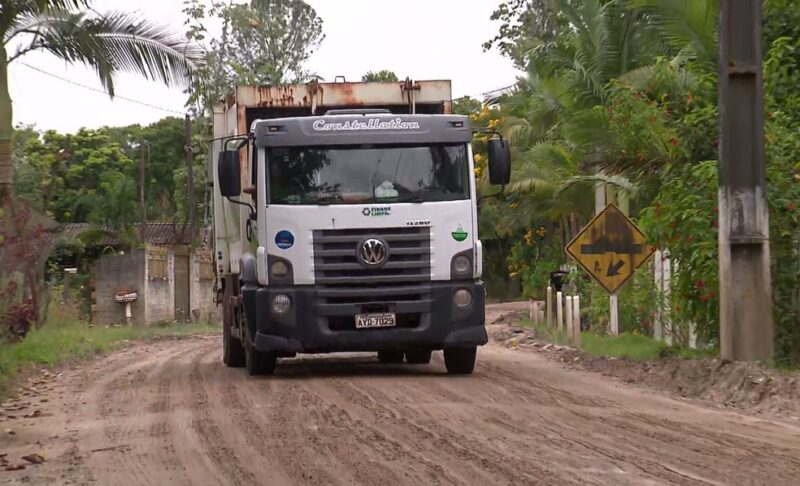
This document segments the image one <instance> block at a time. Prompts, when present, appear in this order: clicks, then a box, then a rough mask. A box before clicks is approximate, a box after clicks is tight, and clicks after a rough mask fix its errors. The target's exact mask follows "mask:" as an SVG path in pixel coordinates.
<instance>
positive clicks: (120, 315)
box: [92, 250, 146, 325]
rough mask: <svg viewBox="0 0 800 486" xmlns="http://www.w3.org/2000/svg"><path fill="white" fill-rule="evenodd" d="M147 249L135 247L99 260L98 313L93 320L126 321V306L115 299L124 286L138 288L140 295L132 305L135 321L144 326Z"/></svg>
mask: <svg viewBox="0 0 800 486" xmlns="http://www.w3.org/2000/svg"><path fill="white" fill-rule="evenodd" d="M143 263H144V251H143V250H134V251H133V252H131V253H127V254H124V255H104V256H102V257H100V259H98V260H97V261H96V262H95V266H94V281H95V312H94V315H93V316H92V322H94V323H98V324H121V323H124V322H125V305H124V304H119V303H117V302H115V301H114V294H115V293H116V292H117V291H119V290H122V289H134V290H136V291H137V292H138V293H139V298H138V299H137V300H136V301H135V302H133V303H132V304H131V314H132V319H131V322H132V323H134V324H137V325H142V324H144V323H145V321H146V316H145V299H144V293H145V286H144V264H143Z"/></svg>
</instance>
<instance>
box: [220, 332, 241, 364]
mask: <svg viewBox="0 0 800 486" xmlns="http://www.w3.org/2000/svg"><path fill="white" fill-rule="evenodd" d="M222 362H223V363H225V364H226V365H227V366H228V368H241V367H242V366H244V346H242V342H241V341H240V340H238V339H236V338H235V337H233V336H232V335H231V326H230V324H229V323H224V324H223V326H222Z"/></svg>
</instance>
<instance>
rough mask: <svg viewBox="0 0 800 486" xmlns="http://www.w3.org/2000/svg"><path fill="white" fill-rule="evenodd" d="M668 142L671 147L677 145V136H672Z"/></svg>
mask: <svg viewBox="0 0 800 486" xmlns="http://www.w3.org/2000/svg"><path fill="white" fill-rule="evenodd" d="M669 143H671V144H672V146H673V147H677V146H678V143H679V142H678V139H677V138H673V139H671V140H670V141H669Z"/></svg>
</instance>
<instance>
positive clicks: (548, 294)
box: [546, 285, 553, 329]
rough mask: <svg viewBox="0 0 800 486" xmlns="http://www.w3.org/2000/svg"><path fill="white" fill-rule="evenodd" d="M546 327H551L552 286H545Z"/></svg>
mask: <svg viewBox="0 0 800 486" xmlns="http://www.w3.org/2000/svg"><path fill="white" fill-rule="evenodd" d="M546 310H547V327H548V329H549V328H552V327H553V287H551V286H549V285H548V286H547V309H546Z"/></svg>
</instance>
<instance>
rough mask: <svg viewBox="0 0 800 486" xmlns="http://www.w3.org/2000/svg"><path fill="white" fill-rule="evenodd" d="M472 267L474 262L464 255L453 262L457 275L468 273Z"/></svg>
mask: <svg viewBox="0 0 800 486" xmlns="http://www.w3.org/2000/svg"><path fill="white" fill-rule="evenodd" d="M470 266H472V262H471V261H470V260H469V258H468V257H466V256H464V255H458V256H457V257H456V258H455V259H454V260H453V268H454V269H455V271H456V273H467V272H469V270H470V268H469V267H470Z"/></svg>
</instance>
